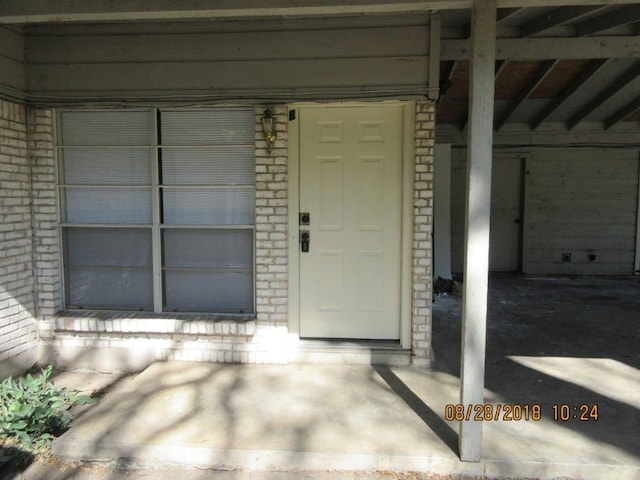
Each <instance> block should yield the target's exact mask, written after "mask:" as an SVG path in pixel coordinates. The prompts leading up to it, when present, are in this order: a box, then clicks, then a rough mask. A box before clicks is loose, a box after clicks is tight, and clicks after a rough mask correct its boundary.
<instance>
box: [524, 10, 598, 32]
mask: <svg viewBox="0 0 640 480" xmlns="http://www.w3.org/2000/svg"><path fill="white" fill-rule="evenodd" d="M601 8H602V7H588V6H582V7H559V8H556V9H554V10H551V11H550V12H547V13H545V14H543V15H540V16H539V17H536V18H534V19H533V20H530V21H528V22H527V23H524V24H522V26H521V27H520V36H522V37H529V36H531V35H535V34H536V33H540V32H544V31H545V30H548V29H550V28H552V27H556V26H558V25H562V24H563V23H567V22H569V21H571V20H575V19H577V18H580V17H582V16H584V15H586V14H588V13H593V12H594V11H596V10H600V9H601Z"/></svg>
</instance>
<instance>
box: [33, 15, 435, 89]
mask: <svg viewBox="0 0 640 480" xmlns="http://www.w3.org/2000/svg"><path fill="white" fill-rule="evenodd" d="M407 21H409V20H407ZM380 22H381V23H380V24H379V25H375V26H371V25H368V26H363V27H362V28H348V27H346V26H344V25H341V26H340V25H339V26H335V25H334V24H333V23H332V22H329V21H327V22H325V23H324V24H319V23H314V24H313V25H310V26H305V25H304V24H302V25H301V26H299V27H298V28H297V29H295V30H292V29H288V30H284V29H280V30H278V29H277V27H271V28H272V29H271V30H267V31H265V30H264V29H265V28H269V27H265V26H264V25H268V22H264V23H263V26H262V27H261V30H262V31H260V30H259V31H255V30H250V29H247V28H248V27H246V26H245V24H243V23H242V22H235V25H236V29H237V31H231V32H230V31H214V30H213V29H214V28H215V26H212V27H211V31H202V30H200V29H201V28H202V26H201V25H200V26H199V29H198V31H193V27H190V28H189V30H190V31H183V32H179V31H176V29H175V27H171V28H170V29H169V27H166V28H168V29H169V30H164V31H163V27H161V26H157V25H156V26H149V25H147V26H140V27H139V31H138V32H137V33H132V32H131V30H130V29H128V28H124V30H122V28H123V27H118V26H114V27H113V29H114V30H112V31H111V32H109V31H108V30H105V29H104V28H102V29H100V30H99V33H98V32H96V31H89V30H87V31H85V30H80V31H78V30H73V29H72V30H69V29H68V28H69V27H65V26H59V27H58V28H57V29H56V28H54V27H49V28H47V29H46V30H44V31H36V32H34V33H32V34H30V35H28V36H27V38H26V59H27V61H26V63H27V88H28V91H29V93H30V94H32V95H33V96H34V97H35V98H38V97H39V96H54V97H58V98H60V99H63V98H65V97H66V98H69V97H77V96H82V97H86V98H113V99H119V100H121V99H125V98H145V99H149V98H163V97H165V96H168V95H172V96H173V95H184V96H197V97H206V98H211V99H219V98H221V99H241V98H278V97H281V98H286V99H291V98H296V99H312V98H332V97H333V98H349V97H365V96H394V95H398V94H407V95H411V94H419V93H425V89H426V83H427V71H428V55H427V53H428V28H427V27H426V26H425V25H417V26H415V25H413V26H412V25H409V26H386V25H385V24H384V23H383V19H381V20H380ZM414 22H415V20H414ZM72 28H73V27H72ZM185 28H187V27H185ZM253 28H256V27H255V26H254V27H253ZM118 29H120V30H118ZM71 33H72V34H71ZM172 98H173V99H175V97H172Z"/></svg>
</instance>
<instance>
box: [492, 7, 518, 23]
mask: <svg viewBox="0 0 640 480" xmlns="http://www.w3.org/2000/svg"><path fill="white" fill-rule="evenodd" d="M520 10H522V9H521V8H500V9H498V13H497V15H496V22H497V23H502V22H504V21H505V20H507V19H508V18H511V17H513V16H514V15H515V14H516V13H518V12H519V11H520Z"/></svg>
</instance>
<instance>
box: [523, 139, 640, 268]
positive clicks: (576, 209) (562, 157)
mask: <svg viewBox="0 0 640 480" xmlns="http://www.w3.org/2000/svg"><path fill="white" fill-rule="evenodd" d="M638 160H639V152H638V150H637V149H623V150H617V149H556V150H539V151H536V152H533V153H532V154H531V158H530V161H529V163H528V165H527V176H526V199H525V225H524V252H523V257H524V258H523V270H524V272H525V273H550V274H593V275H629V274H632V273H633V262H634V252H635V235H636V222H637V208H638V200H637V199H638V163H639V162H638ZM563 253H570V254H571V262H563V261H562V254H563Z"/></svg>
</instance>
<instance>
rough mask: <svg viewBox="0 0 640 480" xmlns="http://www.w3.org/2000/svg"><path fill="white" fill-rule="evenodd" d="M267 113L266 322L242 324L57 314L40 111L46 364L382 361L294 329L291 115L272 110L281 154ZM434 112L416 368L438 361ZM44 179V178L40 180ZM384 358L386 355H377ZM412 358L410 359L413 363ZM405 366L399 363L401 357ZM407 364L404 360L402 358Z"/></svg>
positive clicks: (418, 186) (419, 148) (426, 119)
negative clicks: (271, 141) (434, 355)
mask: <svg viewBox="0 0 640 480" xmlns="http://www.w3.org/2000/svg"><path fill="white" fill-rule="evenodd" d="M265 108H266V106H263V105H260V106H256V107H255V132H256V135H255V140H256V224H255V228H256V251H255V262H256V317H255V320H250V321H237V320H233V319H219V318H218V319H215V318H211V317H207V316H206V315H195V314H194V315H189V314H184V315H175V316H174V315H167V314H161V315H158V314H152V313H132V312H82V311H68V312H63V313H56V310H57V309H59V306H60V305H61V297H60V295H61V294H60V285H59V282H60V280H59V277H60V275H59V274H60V270H59V268H60V267H59V266H58V264H57V261H58V258H59V251H58V238H57V235H58V233H57V231H58V229H57V224H56V221H55V198H56V197H55V183H54V170H55V166H54V162H53V149H54V147H53V133H52V129H51V118H52V117H51V112H50V111H46V110H34V111H32V113H31V115H32V118H33V120H32V121H33V123H34V125H33V130H34V133H33V138H32V142H31V144H32V162H33V168H34V182H33V185H34V187H33V188H34V222H35V223H37V227H38V228H37V229H36V233H35V235H34V239H35V240H34V242H35V255H36V264H35V266H36V273H37V284H38V287H39V289H38V293H39V294H38V305H39V307H40V309H41V314H42V315H41V318H42V320H41V322H40V336H41V338H42V341H41V352H40V355H41V356H40V359H41V361H42V362H52V363H56V364H60V365H68V366H73V367H76V368H97V369H104V370H125V371H127V370H137V369H141V368H144V367H145V366H146V365H148V364H150V363H152V362H153V361H156V360H166V359H176V360H188V361H214V362H227V363H231V362H233V363H287V362H296V361H314V362H323V361H350V362H366V363H369V362H371V361H372V358H374V357H373V355H370V356H367V355H363V354H362V353H360V354H357V353H354V352H351V353H349V354H344V352H342V354H341V355H338V356H336V355H333V356H331V355H327V354H322V353H318V352H317V351H314V352H311V353H309V352H305V351H304V350H303V349H301V348H300V344H299V341H298V338H297V336H296V335H290V333H289V329H288V323H287V322H288V310H289V308H288V304H287V302H288V293H289V292H288V287H289V285H288V261H289V260H288V240H287V236H288V235H287V232H288V230H287V229H288V214H289V210H288V150H287V148H288V132H287V128H288V108H287V107H286V106H285V105H275V106H274V105H269V108H271V110H272V112H273V114H274V116H275V118H276V129H277V135H278V139H277V141H276V143H275V145H274V147H273V148H272V149H271V151H270V152H269V151H267V148H266V147H267V145H266V142H265V140H264V138H263V135H262V126H261V117H262V115H263V111H264V109H265ZM433 148H434V106H433V104H432V103H430V102H424V103H418V104H417V107H416V124H415V176H414V189H415V190H414V222H413V236H414V238H413V250H412V252H413V260H412V278H413V286H412V292H413V293H412V311H411V317H412V323H411V335H412V340H411V361H412V362H413V363H414V364H415V365H422V366H426V365H429V364H430V361H431V271H432V270H431V230H432V215H433V211H432V190H433ZM36 172H37V176H36ZM377 358H380V357H377ZM407 358H408V357H407ZM396 360H397V358H396ZM399 361H402V360H399Z"/></svg>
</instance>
